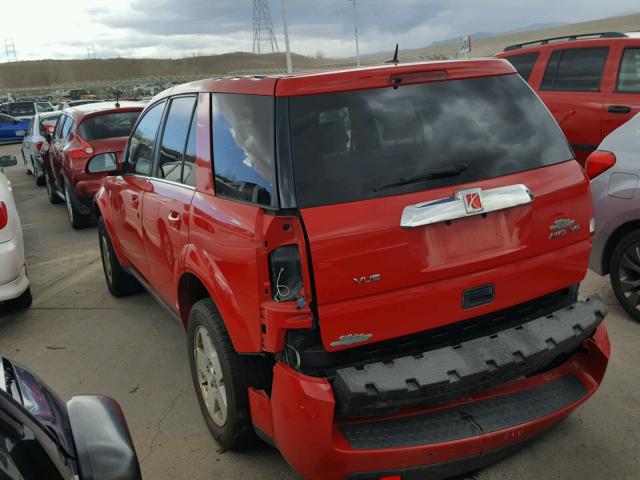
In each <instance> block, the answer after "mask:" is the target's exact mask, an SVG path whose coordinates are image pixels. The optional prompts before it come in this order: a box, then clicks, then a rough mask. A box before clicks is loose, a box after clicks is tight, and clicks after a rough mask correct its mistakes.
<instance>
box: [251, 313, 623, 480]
mask: <svg viewBox="0 0 640 480" xmlns="http://www.w3.org/2000/svg"><path fill="white" fill-rule="evenodd" d="M609 354H610V346H609V339H608V335H607V331H606V327H605V326H604V324H602V323H600V324H599V326H597V328H596V330H595V332H594V333H593V335H592V336H591V337H590V338H587V339H586V340H583V341H582V345H581V348H579V349H578V351H577V353H575V354H573V355H572V356H571V358H569V359H568V360H566V361H565V362H564V363H562V364H561V365H560V366H558V367H556V368H554V369H552V370H549V371H546V372H544V373H539V374H537V375H533V376H529V377H525V378H520V379H518V380H514V381H510V382H507V383H504V384H502V385H500V386H498V387H495V388H492V389H490V390H485V391H483V392H480V393H475V394H472V395H468V396H464V397H460V398H458V399H456V400H454V401H449V402H448V403H441V404H440V405H437V406H432V407H407V408H405V409H404V410H403V411H401V412H399V413H395V414H393V415H387V416H386V417H376V418H369V419H358V420H353V419H351V420H341V419H339V418H337V416H336V398H335V395H334V390H333V388H332V386H331V384H330V383H329V381H328V380H327V379H325V378H316V377H308V376H304V375H302V374H300V373H298V372H296V371H294V370H292V369H290V368H289V367H288V366H286V365H283V364H277V365H276V367H275V369H274V383H273V388H272V393H271V397H268V396H267V394H266V393H265V392H262V391H253V390H251V391H250V395H249V398H250V403H251V414H252V419H253V422H254V425H255V426H256V428H257V429H258V430H259V431H260V432H261V433H262V434H264V435H265V436H267V437H268V438H269V439H271V440H272V441H273V443H274V444H275V445H276V446H277V447H278V449H279V450H280V451H281V452H282V454H283V455H284V457H285V458H286V459H287V461H288V462H289V463H290V464H291V465H292V466H293V467H294V468H295V469H296V470H297V471H298V472H299V473H301V474H302V475H303V476H304V477H305V478H310V479H326V478H331V479H334V478H335V479H338V478H353V479H369V478H380V477H381V476H385V475H386V476H393V475H401V478H403V479H405V480H406V479H414V478H416V479H417V478H425V475H429V476H428V478H434V479H438V478H446V477H447V476H448V475H455V474H458V473H462V472H464V471H468V470H471V469H475V468H479V467H481V466H483V465H486V464H488V463H492V462H493V461H495V460H497V459H498V458H500V457H501V456H503V455H505V454H508V453H510V452H511V451H513V450H515V449H517V448H518V447H519V446H520V445H521V444H522V443H523V442H527V441H528V440H532V439H533V438H535V437H536V436H538V435H539V434H541V433H542V432H544V431H545V430H547V429H548V428H550V427H551V426H553V425H554V424H556V423H557V422H559V421H560V420H562V419H563V418H565V417H566V416H567V415H569V414H570V413H571V412H572V411H573V410H574V409H575V408H576V407H577V406H579V405H580V404H581V403H582V402H584V401H585V400H586V399H587V398H589V397H590V396H591V395H592V394H593V393H594V392H595V391H596V390H597V388H598V387H599V385H600V383H601V381H602V378H603V376H604V373H605V370H606V367H607V363H608V359H609Z"/></svg>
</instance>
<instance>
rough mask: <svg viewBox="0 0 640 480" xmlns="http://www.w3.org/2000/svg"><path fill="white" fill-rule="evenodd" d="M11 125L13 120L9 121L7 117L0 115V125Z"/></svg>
mask: <svg viewBox="0 0 640 480" xmlns="http://www.w3.org/2000/svg"><path fill="white" fill-rule="evenodd" d="M10 123H13V120H11V119H10V118H9V117H6V116H4V115H2V114H0V125H5V124H7V125H8V124H10Z"/></svg>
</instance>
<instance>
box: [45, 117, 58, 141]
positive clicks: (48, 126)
mask: <svg viewBox="0 0 640 480" xmlns="http://www.w3.org/2000/svg"><path fill="white" fill-rule="evenodd" d="M59 116H60V115H55V116H51V117H46V118H42V119H40V135H42V136H44V135H45V134H47V133H51V130H52V129H53V127H55V126H56V123H57V122H58V117H59Z"/></svg>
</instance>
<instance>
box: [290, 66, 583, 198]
mask: <svg viewBox="0 0 640 480" xmlns="http://www.w3.org/2000/svg"><path fill="white" fill-rule="evenodd" d="M289 105H290V107H289V108H290V119H291V137H292V156H293V167H294V176H295V183H296V195H297V198H298V206H299V207H302V208H304V207H312V206H318V205H329V204H336V203H344V202H353V201H358V200H365V199H370V198H376V197H382V196H387V195H397V194H403V193H410V192H416V191H420V190H425V189H430V188H437V187H443V186H448V185H455V184H461V183H466V182H474V181H478V180H482V179H486V178H493V177H497V176H501V175H508V174H511V173H515V172H519V171H523V170H529V169H533V168H538V167H543V166H546V165H551V164H554V163H558V162H562V161H565V160H569V159H572V158H573V155H572V153H571V150H570V148H569V146H568V144H567V141H566V140H565V138H564V136H563V134H562V132H561V130H560V128H559V127H558V125H557V124H556V123H555V121H554V120H553V118H552V117H551V115H550V113H549V112H548V110H547V109H546V108H545V106H544V105H543V103H542V102H541V101H540V100H539V99H538V97H536V95H535V94H534V93H533V91H531V89H530V88H529V87H528V86H527V84H526V83H525V82H524V81H523V80H522V79H521V78H520V77H519V76H518V75H515V74H514V75H507V76H497V77H485V78H474V79H465V80H454V81H444V82H437V83H425V84H419V85H408V86H404V87H399V88H397V89H393V88H383V89H373V90H363V91H356V92H347V93H334V94H323V95H311V96H300V97H291V98H290V99H289ZM460 166H464V168H460Z"/></svg>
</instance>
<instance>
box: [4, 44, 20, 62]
mask: <svg viewBox="0 0 640 480" xmlns="http://www.w3.org/2000/svg"><path fill="white" fill-rule="evenodd" d="M4 53H5V54H6V55H7V62H17V61H18V54H17V53H16V45H15V43H13V39H12V38H7V39H5V41H4Z"/></svg>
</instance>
